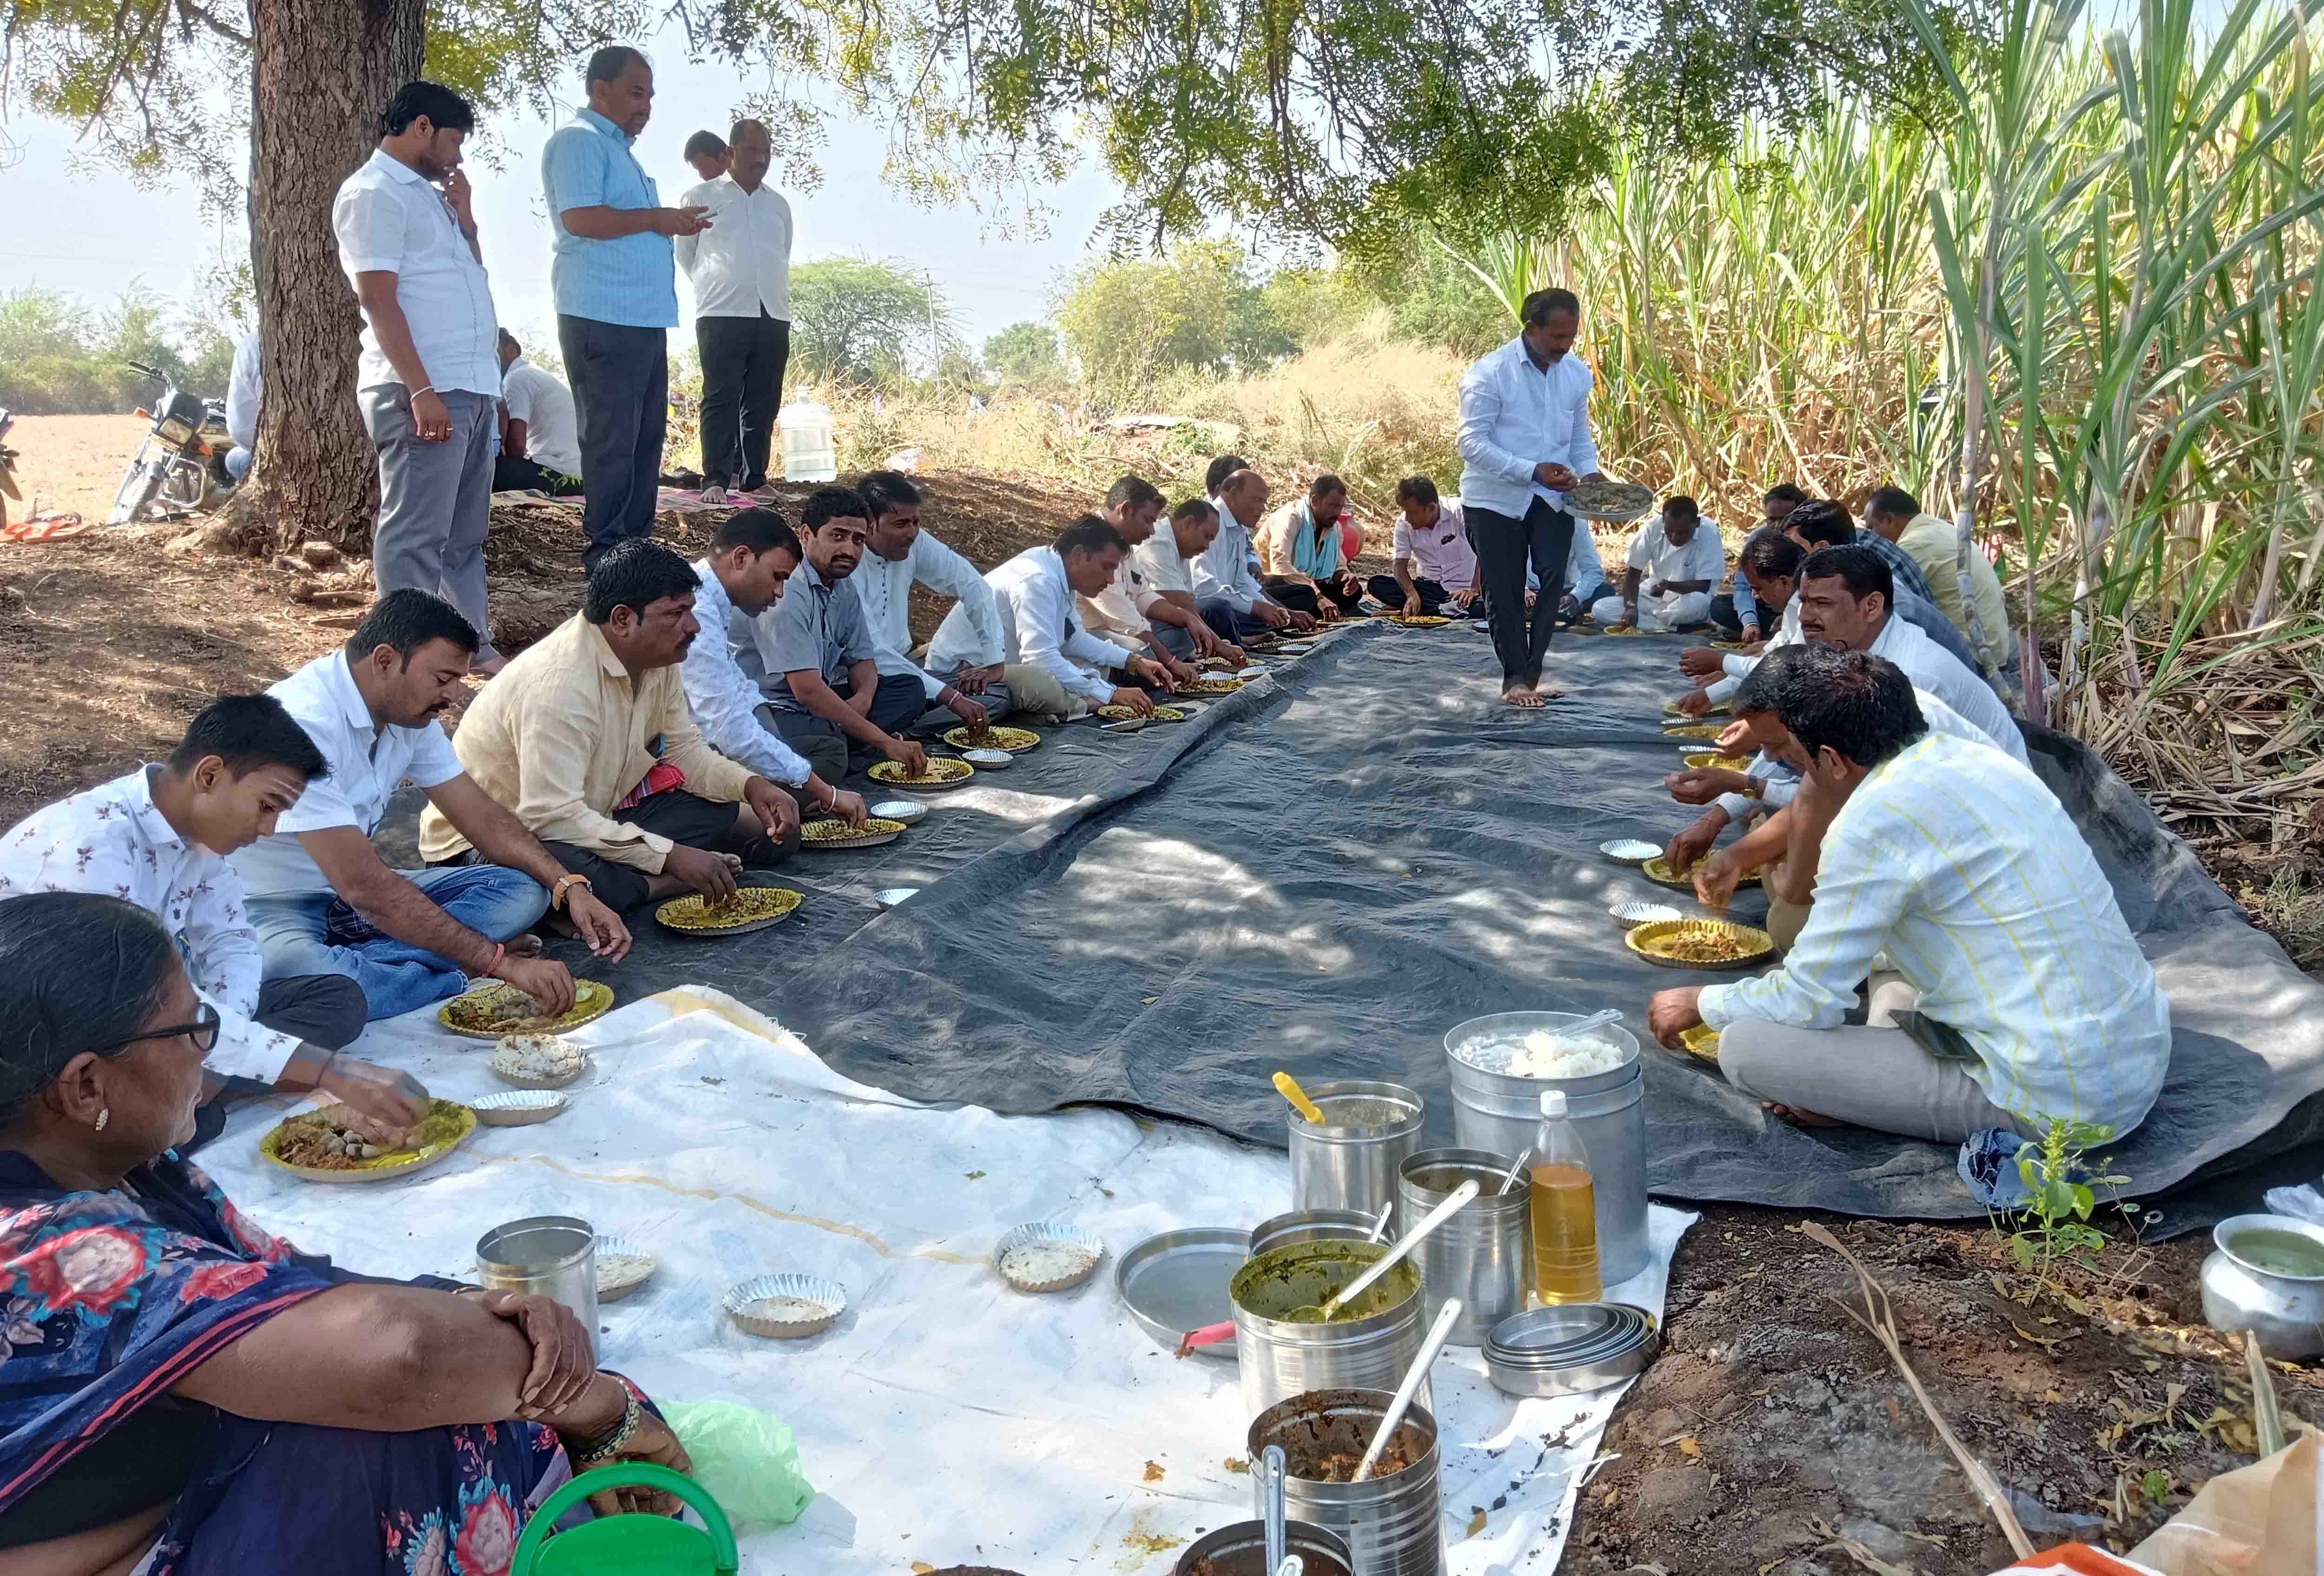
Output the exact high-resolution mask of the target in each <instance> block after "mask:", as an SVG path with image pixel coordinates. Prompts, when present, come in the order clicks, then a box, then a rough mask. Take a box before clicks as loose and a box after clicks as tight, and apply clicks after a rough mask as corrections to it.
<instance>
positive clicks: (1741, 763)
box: [1681, 750, 1751, 771]
mask: <svg viewBox="0 0 2324 1576" xmlns="http://www.w3.org/2000/svg"><path fill="white" fill-rule="evenodd" d="M1681 759H1682V760H1684V761H1685V762H1686V764H1687V769H1688V770H1691V771H1742V770H1746V769H1748V767H1749V766H1750V764H1751V758H1750V757H1749V756H1748V755H1721V754H1720V753H1719V752H1718V751H1715V750H1698V751H1692V752H1690V753H1688V754H1687V755H1684V756H1683V757H1681Z"/></svg>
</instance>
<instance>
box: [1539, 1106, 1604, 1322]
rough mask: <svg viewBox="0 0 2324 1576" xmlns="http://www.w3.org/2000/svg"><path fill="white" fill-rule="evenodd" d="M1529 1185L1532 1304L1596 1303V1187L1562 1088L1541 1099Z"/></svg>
mask: <svg viewBox="0 0 2324 1576" xmlns="http://www.w3.org/2000/svg"><path fill="white" fill-rule="evenodd" d="M1531 1181H1532V1187H1533V1197H1532V1200H1531V1205H1532V1215H1533V1302H1534V1304H1535V1306H1541V1305H1543V1304H1560V1303H1594V1302H1597V1301H1598V1300H1599V1299H1600V1296H1601V1295H1603V1293H1604V1290H1605V1288H1604V1286H1602V1285H1601V1284H1600V1280H1599V1277H1598V1188H1597V1184H1595V1182H1593V1181H1592V1179H1591V1175H1590V1151H1589V1150H1588V1149H1586V1148H1584V1147H1582V1135H1581V1134H1580V1133H1578V1132H1576V1131H1575V1130H1574V1127H1573V1123H1572V1120H1570V1119H1569V1118H1568V1117H1567V1116H1566V1114H1565V1092H1564V1091H1563V1090H1562V1089H1552V1090H1548V1091H1546V1092H1544V1093H1543V1095H1542V1097H1541V1126H1540V1127H1539V1128H1538V1129H1535V1132H1534V1139H1533V1166H1532V1172H1531Z"/></svg>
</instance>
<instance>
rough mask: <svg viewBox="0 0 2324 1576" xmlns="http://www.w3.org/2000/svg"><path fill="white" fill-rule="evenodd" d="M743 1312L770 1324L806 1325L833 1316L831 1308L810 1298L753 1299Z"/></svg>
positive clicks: (744, 1307) (746, 1304) (743, 1307)
mask: <svg viewBox="0 0 2324 1576" xmlns="http://www.w3.org/2000/svg"><path fill="white" fill-rule="evenodd" d="M742 1312H743V1313H745V1314H747V1315H749V1316H750V1317H751V1318H753V1319H764V1320H765V1321H766V1322H767V1323H770V1324H806V1323H812V1322H814V1321H815V1320H817V1319H825V1318H828V1317H830V1315H831V1310H830V1308H828V1307H827V1306H825V1304H822V1303H818V1302H816V1301H814V1300H813V1299H811V1298H808V1297H753V1298H752V1300H751V1301H749V1302H747V1303H745V1304H742Z"/></svg>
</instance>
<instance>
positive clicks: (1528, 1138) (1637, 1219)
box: [1444, 1012, 1649, 1289]
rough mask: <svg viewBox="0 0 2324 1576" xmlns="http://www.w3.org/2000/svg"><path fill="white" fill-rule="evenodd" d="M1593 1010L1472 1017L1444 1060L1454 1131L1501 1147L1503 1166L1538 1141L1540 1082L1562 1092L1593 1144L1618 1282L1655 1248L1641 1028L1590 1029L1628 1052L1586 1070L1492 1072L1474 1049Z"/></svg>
mask: <svg viewBox="0 0 2324 1576" xmlns="http://www.w3.org/2000/svg"><path fill="white" fill-rule="evenodd" d="M1586 1016H1587V1014H1584V1013H1579V1012H1498V1013H1494V1014H1491V1015H1490V1016H1489V1017H1485V1018H1471V1019H1469V1021H1468V1022H1466V1023H1463V1024H1462V1025H1460V1026H1459V1027H1457V1028H1454V1029H1453V1030H1452V1032H1451V1033H1449V1034H1447V1035H1446V1036H1445V1037H1444V1062H1445V1070H1446V1073H1447V1074H1448V1075H1449V1077H1450V1078H1451V1081H1452V1138H1453V1141H1454V1142H1455V1143H1457V1144H1459V1145H1460V1146H1461V1147H1462V1148H1464V1149H1483V1150H1485V1151H1487V1152H1488V1153H1489V1154H1494V1155H1499V1156H1500V1157H1502V1160H1501V1164H1502V1165H1503V1166H1507V1165H1508V1163H1509V1162H1510V1161H1511V1160H1514V1159H1516V1158H1517V1157H1518V1156H1519V1155H1522V1154H1524V1153H1525V1152H1526V1150H1527V1149H1528V1148H1530V1147H1532V1146H1533V1140H1534V1133H1535V1129H1538V1128H1539V1127H1540V1126H1541V1097H1542V1093H1543V1092H1544V1091H1545V1090H1551V1089H1562V1090H1563V1091H1564V1092H1565V1111H1566V1115H1567V1116H1568V1117H1569V1118H1570V1119H1571V1120H1572V1123H1573V1126H1574V1130H1575V1131H1577V1132H1578V1133H1580V1134H1581V1135H1582V1147H1584V1148H1586V1149H1587V1150H1589V1151H1590V1179H1591V1184H1592V1186H1593V1188H1594V1189H1595V1191H1596V1195H1597V1203H1598V1276H1599V1278H1600V1280H1601V1281H1602V1282H1603V1283H1604V1284H1605V1285H1606V1286H1607V1287H1608V1288H1609V1289H1611V1288H1612V1287H1614V1286H1618V1285H1619V1284H1620V1283H1621V1282H1623V1281H1626V1280H1628V1279H1629V1278H1630V1277H1631V1276H1634V1275H1636V1274H1637V1273H1638V1271H1640V1270H1642V1269H1644V1268H1646V1260H1647V1258H1648V1257H1649V1253H1648V1249H1647V1245H1646V1069H1645V1067H1644V1066H1643V1065H1642V1064H1640V1062H1639V1060H1638V1042H1637V1037H1636V1036H1634V1035H1632V1034H1631V1033H1630V1032H1629V1031H1628V1029H1625V1028H1623V1027H1622V1026H1621V1025H1620V1024H1618V1023H1609V1024H1606V1025H1603V1026H1602V1027H1600V1028H1594V1029H1592V1030H1591V1031H1590V1032H1591V1036H1592V1037H1600V1038H1603V1039H1604V1040H1606V1041H1607V1042H1608V1043H1609V1045H1612V1046H1616V1047H1618V1048H1619V1049H1620V1050H1622V1051H1623V1052H1624V1053H1625V1055H1626V1058H1627V1059H1626V1060H1625V1061H1624V1062H1623V1064H1621V1065H1620V1066H1618V1067H1616V1068H1614V1069H1613V1070H1612V1071H1611V1072H1606V1073H1593V1074H1590V1075H1589V1076H1588V1077H1584V1078H1521V1077H1517V1076H1515V1075H1513V1074H1507V1073H1490V1072H1487V1071H1486V1070H1485V1069H1484V1068H1482V1067H1480V1066H1478V1065H1477V1064H1475V1063H1474V1062H1473V1061H1471V1060H1469V1059H1468V1057H1469V1056H1470V1055H1475V1054H1476V1052H1477V1050H1478V1049H1479V1048H1480V1047H1482V1046H1490V1045H1495V1044H1513V1043H1515V1042H1517V1041H1519V1040H1522V1039H1524V1038H1525V1037H1526V1035H1527V1034H1530V1033H1531V1032H1533V1031H1534V1030H1535V1029H1541V1030H1544V1031H1545V1032H1547V1033H1550V1034H1556V1033H1557V1032H1559V1031H1560V1030H1561V1029H1563V1028H1565V1027H1566V1026H1567V1025H1568V1024H1574V1023H1579V1022H1581V1021H1582V1018H1584V1017H1586ZM1464 1053H1465V1054H1464Z"/></svg>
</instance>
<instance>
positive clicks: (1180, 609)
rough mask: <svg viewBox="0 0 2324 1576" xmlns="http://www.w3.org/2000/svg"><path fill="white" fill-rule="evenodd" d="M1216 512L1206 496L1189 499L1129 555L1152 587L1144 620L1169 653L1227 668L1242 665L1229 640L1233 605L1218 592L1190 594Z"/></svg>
mask: <svg viewBox="0 0 2324 1576" xmlns="http://www.w3.org/2000/svg"><path fill="white" fill-rule="evenodd" d="M1218 534H1219V512H1218V508H1217V506H1216V505H1214V504H1213V503H1212V502H1211V501H1210V500H1209V499H1207V498H1189V499H1187V500H1186V501H1185V502H1182V503H1180V504H1179V505H1178V506H1177V507H1176V509H1173V510H1172V511H1170V521H1169V523H1168V524H1167V526H1164V527H1163V528H1161V529H1160V530H1157V531H1155V533H1154V534H1153V535H1152V536H1150V537H1148V538H1147V539H1146V540H1144V541H1142V542H1140V543H1139V545H1138V547H1137V548H1136V550H1135V553H1134V554H1133V556H1134V557H1135V558H1137V560H1138V568H1139V574H1140V575H1141V576H1144V578H1145V581H1146V584H1147V585H1148V587H1149V588H1150V589H1152V591H1153V592H1154V594H1155V600H1154V601H1153V602H1152V603H1150V604H1148V607H1147V613H1146V618H1147V622H1148V623H1149V624H1151V625H1152V626H1153V630H1154V636H1155V638H1156V639H1157V640H1158V641H1161V642H1162V644H1163V646H1164V647H1165V648H1166V649H1167V650H1168V651H1169V653H1170V655H1172V656H1173V657H1176V658H1177V659H1179V660H1180V661H1182V662H1197V663H1199V661H1200V660H1201V659H1203V658H1204V657H1220V658H1223V659H1225V660H1226V663H1227V666H1229V667H1230V668H1240V667H1241V666H1242V665H1243V650H1242V648H1241V647H1240V646H1238V645H1236V644H1235V643H1234V641H1233V638H1232V631H1233V630H1234V627H1235V612H1234V607H1233V604H1231V603H1229V602H1228V601H1227V600H1226V598H1224V597H1222V596H1214V597H1212V598H1210V599H1209V600H1207V601H1203V602H1197V601H1196V600H1195V598H1194V567H1195V563H1196V560H1198V559H1200V558H1202V556H1203V554H1204V553H1206V552H1208V551H1209V550H1210V548H1211V544H1212V543H1213V541H1215V540H1217V539H1218Z"/></svg>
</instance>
